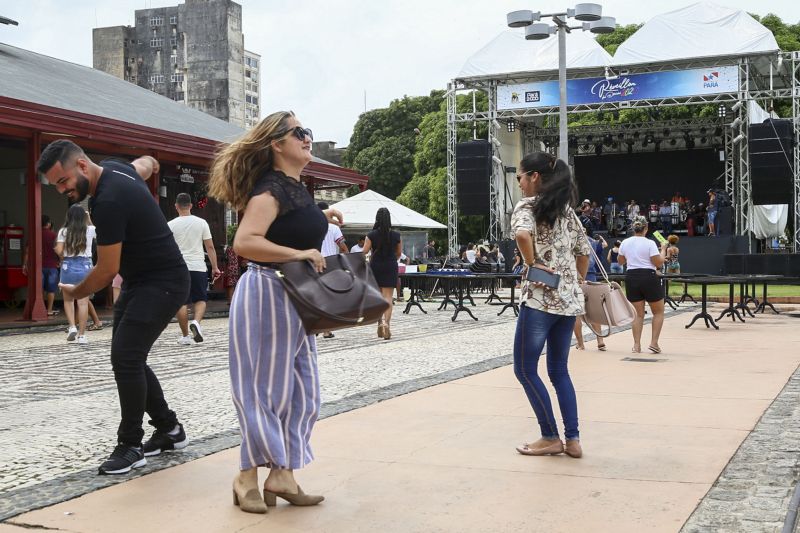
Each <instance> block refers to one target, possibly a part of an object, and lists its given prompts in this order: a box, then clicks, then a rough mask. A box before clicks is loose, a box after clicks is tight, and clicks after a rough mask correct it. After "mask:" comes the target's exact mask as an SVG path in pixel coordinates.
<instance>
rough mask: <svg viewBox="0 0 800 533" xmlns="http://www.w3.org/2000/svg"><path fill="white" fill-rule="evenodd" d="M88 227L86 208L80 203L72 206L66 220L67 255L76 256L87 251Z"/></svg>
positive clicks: (65, 243)
mask: <svg viewBox="0 0 800 533" xmlns="http://www.w3.org/2000/svg"><path fill="white" fill-rule="evenodd" d="M86 227H87V223H86V210H85V209H84V208H83V207H81V206H80V205H78V204H75V205H72V206H70V208H69V209H67V218H66V220H65V221H64V229H65V231H64V233H65V236H64V251H65V252H66V253H65V255H67V256H75V255H79V254H83V253H84V252H85V251H86Z"/></svg>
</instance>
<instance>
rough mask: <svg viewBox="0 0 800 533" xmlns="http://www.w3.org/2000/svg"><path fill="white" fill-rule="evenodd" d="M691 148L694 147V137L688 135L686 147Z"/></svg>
mask: <svg viewBox="0 0 800 533" xmlns="http://www.w3.org/2000/svg"><path fill="white" fill-rule="evenodd" d="M693 148H694V139H692V138H691V137H689V138H688V139H686V149H687V150H692V149H693Z"/></svg>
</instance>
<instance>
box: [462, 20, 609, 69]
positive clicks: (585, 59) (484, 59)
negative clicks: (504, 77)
mask: <svg viewBox="0 0 800 533" xmlns="http://www.w3.org/2000/svg"><path fill="white" fill-rule="evenodd" d="M610 64H611V56H610V55H609V54H608V52H606V51H605V50H604V49H603V47H602V46H600V45H599V44H597V41H595V40H594V39H593V38H592V37H590V36H589V35H587V34H586V33H584V32H580V31H578V32H572V33H568V34H567V68H568V69H571V68H585V67H603V66H606V65H610ZM540 70H558V39H543V40H541V41H526V40H525V36H524V35H523V34H522V32H520V31H518V30H506V31H504V32H502V33H501V34H500V35H498V36H497V37H495V38H494V39H492V41H491V42H489V44H487V45H486V46H484V47H483V48H481V49H480V50H478V51H477V52H475V53H474V54H473V55H472V56H470V58H469V59H467V61H466V63H464V66H463V67H462V68H461V72H459V73H458V76H457V77H458V78H470V77H478V76H493V75H496V74H513V73H517V72H535V71H540Z"/></svg>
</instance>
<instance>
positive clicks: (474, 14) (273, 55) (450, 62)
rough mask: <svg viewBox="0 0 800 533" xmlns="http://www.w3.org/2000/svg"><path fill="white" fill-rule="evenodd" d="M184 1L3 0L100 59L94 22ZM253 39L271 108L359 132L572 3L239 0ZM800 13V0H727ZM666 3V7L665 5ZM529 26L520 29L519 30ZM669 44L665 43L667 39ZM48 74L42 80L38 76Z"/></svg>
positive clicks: (70, 57) (33, 33)
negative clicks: (523, 15) (533, 13)
mask: <svg viewBox="0 0 800 533" xmlns="http://www.w3.org/2000/svg"><path fill="white" fill-rule="evenodd" d="M177 3H178V2H177V0H172V1H170V0H111V1H108V0H105V1H103V0H0V15H1V16H5V17H8V18H11V19H14V20H16V21H18V22H19V26H5V25H0V42H4V43H7V44H11V45H14V46H18V47H21V48H25V49H28V50H32V51H34V52H39V53H42V54H46V55H50V56H53V57H57V58H59V59H64V60H67V61H72V62H74V63H80V64H82V65H88V66H91V65H92V28H93V27H96V26H118V25H132V24H133V21H134V11H135V10H136V9H144V8H148V7H165V6H169V5H176V4H177ZM239 3H240V4H241V5H242V11H243V13H242V18H243V20H242V23H243V31H244V35H245V48H247V49H248V50H252V51H253V52H256V53H259V54H261V56H262V70H261V87H262V105H261V113H262V116H264V115H266V114H269V113H271V112H272V111H276V110H281V109H291V110H293V111H295V113H297V114H298V116H299V118H300V120H301V121H302V122H303V123H304V124H305V125H306V126H308V127H310V128H312V129H313V130H314V137H315V139H316V140H333V141H336V142H337V143H338V145H339V146H346V145H347V144H348V143H349V140H350V135H351V133H352V129H353V125H354V124H355V122H356V120H357V119H358V115H359V114H360V113H362V112H363V111H364V108H365V104H364V103H365V96H364V95H365V93H366V109H374V108H377V107H385V106H387V105H388V104H389V102H390V101H391V100H393V99H395V98H401V97H402V96H403V95H409V96H416V95H422V94H428V92H429V91H430V90H431V89H434V88H444V87H445V86H446V84H447V82H448V80H450V79H452V78H453V77H454V76H455V75H456V74H457V73H458V72H459V71H460V70H461V67H462V66H463V64H464V62H465V60H466V59H467V58H468V57H469V56H470V55H472V54H473V53H474V52H476V51H477V50H479V49H480V48H481V47H483V46H484V45H485V44H486V43H488V42H489V41H490V40H491V39H493V38H494V37H495V36H497V34H499V33H500V32H502V31H503V30H505V29H506V27H505V15H506V13H507V12H508V11H513V10H515V9H534V10H541V11H542V12H556V11H563V10H564V9H565V8H566V7H568V6H569V7H571V6H573V5H574V4H567V3H565V2H562V1H551V0H546V1H541V2H532V1H530V0H528V1H521V0H338V1H322V0H313V1H312V0H294V1H289V0H239ZM600 3H602V5H603V7H604V14H605V15H609V16H616V17H617V22H618V23H619V24H631V23H639V22H646V21H647V20H649V19H650V18H652V17H653V16H654V15H657V14H659V13H662V12H664V11H666V10H668V9H677V8H680V7H684V6H686V5H689V4H691V3H693V2H691V0H678V1H677V2H669V3H666V2H651V1H643V0H605V1H603V2H600ZM717 3H720V4H722V5H726V6H730V7H735V8H739V9H750V10H753V9H755V10H757V11H756V13H757V14H760V15H765V14H767V13H770V12H772V13H775V14H776V15H778V16H780V17H781V18H782V19H783V20H784V21H785V22H787V23H797V22H799V21H800V1H797V0H760V1H759V2H753V1H752V0H718V2H717ZM665 6H666V7H665ZM520 31H521V30H520ZM666 44H667V43H665V45H666ZM31 81H32V83H38V82H39V81H37V80H31Z"/></svg>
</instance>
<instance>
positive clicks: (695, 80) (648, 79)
mask: <svg viewBox="0 0 800 533" xmlns="http://www.w3.org/2000/svg"><path fill="white" fill-rule="evenodd" d="M738 90H739V71H738V67H736V66H726V67H711V68H706V69H692V70H671V71H664V72H648V73H645V74H632V75H630V76H619V77H617V78H615V79H607V78H605V77H603V78H580V79H574V80H567V105H570V106H572V105H581V104H602V103H607V102H626V101H631V100H648V99H656V98H681V97H686V96H700V95H713V94H721V93H734V92H737V91H738ZM558 99H559V94H558V81H544V82H535V83H520V84H515V85H501V86H498V87H497V109H499V110H505V109H527V108H534V107H556V106H558Z"/></svg>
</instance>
